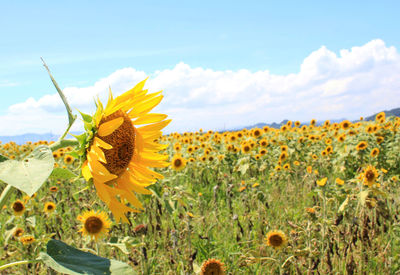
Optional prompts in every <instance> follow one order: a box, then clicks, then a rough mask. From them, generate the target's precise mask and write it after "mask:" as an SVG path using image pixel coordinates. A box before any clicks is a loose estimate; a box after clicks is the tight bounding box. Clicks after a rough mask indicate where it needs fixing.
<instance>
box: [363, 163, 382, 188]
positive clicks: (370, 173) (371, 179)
mask: <svg viewBox="0 0 400 275" xmlns="http://www.w3.org/2000/svg"><path fill="white" fill-rule="evenodd" d="M361 176H362V178H363V179H364V185H368V187H372V186H373V185H374V184H375V183H376V179H377V178H378V176H379V173H378V171H377V170H376V168H375V167H374V166H372V165H368V166H367V167H366V168H365V169H364V172H363V173H362V175H361Z"/></svg>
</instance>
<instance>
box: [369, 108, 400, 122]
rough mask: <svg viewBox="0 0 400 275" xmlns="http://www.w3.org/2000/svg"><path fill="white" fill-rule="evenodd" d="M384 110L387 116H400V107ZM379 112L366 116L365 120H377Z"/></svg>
mask: <svg viewBox="0 0 400 275" xmlns="http://www.w3.org/2000/svg"><path fill="white" fill-rule="evenodd" d="M383 112H385V114H386V117H388V116H398V117H400V108H395V109H392V110H389V111H383ZM379 113H380V112H379ZM379 113H376V114H373V115H372V116H369V117H366V118H365V119H364V120H367V121H372V120H375V117H376V115H377V114H379Z"/></svg>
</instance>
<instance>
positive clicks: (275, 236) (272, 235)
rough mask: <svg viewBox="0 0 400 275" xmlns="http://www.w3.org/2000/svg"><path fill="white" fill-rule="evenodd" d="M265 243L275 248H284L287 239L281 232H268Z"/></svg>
mask: <svg viewBox="0 0 400 275" xmlns="http://www.w3.org/2000/svg"><path fill="white" fill-rule="evenodd" d="M265 243H266V245H268V246H272V247H273V248H277V249H279V248H282V247H284V246H285V245H286V244H287V237H286V235H285V233H283V232H282V231H281V230H272V231H270V232H268V234H267V237H266V238H265Z"/></svg>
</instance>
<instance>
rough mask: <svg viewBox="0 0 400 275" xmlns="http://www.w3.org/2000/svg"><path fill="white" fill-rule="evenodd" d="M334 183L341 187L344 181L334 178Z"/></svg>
mask: <svg viewBox="0 0 400 275" xmlns="http://www.w3.org/2000/svg"><path fill="white" fill-rule="evenodd" d="M335 182H336V183H337V184H338V185H343V184H344V180H342V179H341V178H336V180H335Z"/></svg>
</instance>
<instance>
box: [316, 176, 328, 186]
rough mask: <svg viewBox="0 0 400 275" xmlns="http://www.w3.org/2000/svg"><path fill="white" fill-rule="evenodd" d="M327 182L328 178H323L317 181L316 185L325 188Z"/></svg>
mask: <svg viewBox="0 0 400 275" xmlns="http://www.w3.org/2000/svg"><path fill="white" fill-rule="evenodd" d="M327 180H328V178H323V179H320V180H317V184H318V185H319V186H325V184H326V181H327Z"/></svg>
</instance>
